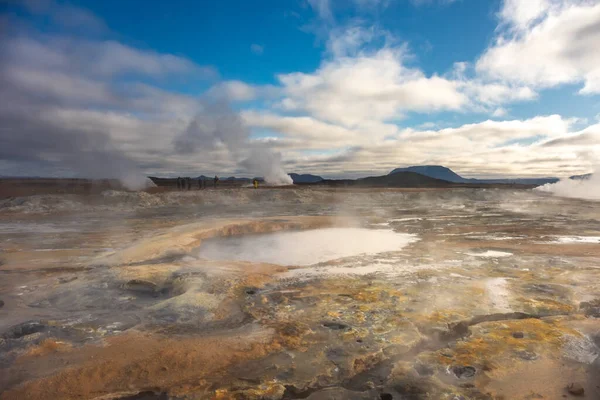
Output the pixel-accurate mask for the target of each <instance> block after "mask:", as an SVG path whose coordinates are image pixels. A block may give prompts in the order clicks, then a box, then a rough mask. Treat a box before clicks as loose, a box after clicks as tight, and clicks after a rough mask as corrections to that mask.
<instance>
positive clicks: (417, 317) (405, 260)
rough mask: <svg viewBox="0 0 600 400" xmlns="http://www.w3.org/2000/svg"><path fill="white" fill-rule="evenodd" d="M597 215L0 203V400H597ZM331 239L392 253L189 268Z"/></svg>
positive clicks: (534, 200) (545, 203)
mask: <svg viewBox="0 0 600 400" xmlns="http://www.w3.org/2000/svg"><path fill="white" fill-rule="evenodd" d="M599 205H600V203H598V202H586V201H580V200H575V199H560V198H555V197H550V196H546V195H542V194H538V193H536V192H533V191H525V190H523V191H518V190H482V189H451V190H422V191H401V190H385V189H381V190H373V189H369V190H354V191H343V190H340V191H332V190H319V189H308V188H307V189H284V190H278V189H268V188H264V189H259V190H252V189H232V190H217V191H212V190H207V191H202V192H198V191H196V192H182V193H176V192H167V193H158V194H149V193H127V192H116V191H107V192H103V193H101V194H95V195H87V196H80V195H40V196H30V197H20V198H10V199H4V200H0V251H1V253H0V277H1V278H0V393H1V394H0V399H2V400H8V399H297V398H306V399H312V400H314V399H383V400H389V399H507V400H508V399H562V398H571V397H572V398H585V399H600V358H599V357H598V355H599V353H600V349H599V346H600V208H599ZM331 227H336V228H352V229H356V228H367V229H372V230H382V231H383V230H385V231H389V230H392V231H394V232H397V233H399V234H403V235H399V236H402V237H405V238H408V237H410V238H411V240H409V241H407V242H405V243H404V247H402V246H401V245H399V246H398V248H397V249H387V248H386V251H383V252H379V251H378V252H372V253H369V252H367V254H358V255H357V254H354V255H352V256H350V257H344V258H336V257H335V256H334V258H333V259H329V260H327V261H323V262H320V263H318V264H314V265H289V263H285V262H282V263H280V264H281V265H280V264H277V263H275V264H273V263H264V262H253V261H252V259H250V260H248V259H247V257H239V255H240V254H239V252H241V251H242V250H237V249H241V247H239V243H237V244H235V246H234V245H231V244H230V243H229V244H227V245H225V246H224V247H222V248H224V249H231V250H229V251H231V252H232V253H235V254H231V255H230V257H228V256H227V255H225V256H223V255H221V256H220V257H217V259H206V258H203V257H202V243H203V242H205V241H206V240H209V241H213V242H214V241H215V240H227V239H226V238H228V237H236V239H235V240H237V241H240V240H242V241H243V238H242V236H243V235H255V234H265V233H270V232H287V231H298V230H309V229H322V228H331ZM409 235H411V236H409ZM253 237H254V238H255V237H256V236H253ZM215 238H217V239H215ZM218 238H222V239H218ZM270 238H272V237H266V239H265V240H266V241H263V242H261V241H258V242H256V241H255V242H252V243H267V244H264V245H261V246H264V247H267V246H270V245H269V244H268V243H271V242H269V240H271V239H270ZM261 240H262V239H261ZM328 240H329V239H328ZM336 240H338V241H341V242H344V238H343V237H340V238H338V239H336ZM332 243H333V242H332ZM205 244H206V243H205ZM303 244H304V245H305V246H307V248H308V245H307V244H306V243H303V242H302V240H298V243H296V244H295V247H292V248H290V250H289V252H290V254H291V253H293V254H294V255H295V256H296V257H298V256H301V255H302V254H301V253H302V251H300V252H299V251H298V248H300V249H302V246H303ZM315 245H319V243H316V244H315V243H312V244H311V246H313V247H310V249H311V250H310V251H317V250H313V249H314V248H315V247H314V246H315ZM336 245H339V243H338V244H336ZM228 246H229V247H228ZM236 246H238V247H236ZM254 247H258V248H253V249H251V251H250V252H249V254H250V255H252V254H253V252H254V253H256V254H260V252H261V248H260V246H254ZM317 247H318V246H317ZM321 247H325V248H327V247H328V246H327V245H325V246H321ZM331 248H333V244H332V245H331ZM366 248H367V250H368V249H369V248H371V247H369V246H367V247H366ZM373 248H377V246H374V247H373ZM388 250H389V251H388ZM244 251H247V249H246V250H244ZM264 251H266V249H265V250H264ZM319 251H321V250H319ZM332 254H335V252H334V253H332ZM283 256H285V254H283ZM272 259H273V258H269V260H272ZM274 259H276V260H279V258H274ZM281 259H282V260H285V257H283V258H281ZM294 260H297V258H294Z"/></svg>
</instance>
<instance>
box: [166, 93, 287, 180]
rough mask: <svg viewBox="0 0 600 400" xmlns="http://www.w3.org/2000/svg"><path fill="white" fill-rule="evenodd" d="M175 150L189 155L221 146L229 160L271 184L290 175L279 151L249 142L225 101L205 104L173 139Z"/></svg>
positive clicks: (246, 130)
mask: <svg viewBox="0 0 600 400" xmlns="http://www.w3.org/2000/svg"><path fill="white" fill-rule="evenodd" d="M173 145H174V148H175V151H177V152H178V153H180V154H191V153H200V154H202V152H209V151H217V150H219V149H225V150H226V151H227V152H228V154H229V156H230V157H231V159H232V160H233V161H234V162H235V163H236V164H237V165H239V166H240V167H241V168H243V169H244V170H246V171H248V172H249V173H251V174H255V175H259V176H262V177H264V179H265V181H266V182H267V183H270V184H272V185H289V184H291V183H292V178H290V177H289V175H287V174H286V173H285V171H284V170H283V167H282V162H281V154H280V153H277V152H275V151H273V150H272V149H270V148H267V147H264V145H262V144H258V143H252V141H251V140H250V130H249V129H248V127H247V126H246V125H245V124H244V121H243V120H242V118H241V117H240V116H239V114H238V113H236V112H234V111H233V110H231V108H230V107H229V105H228V104H227V103H225V102H213V103H209V102H207V103H205V104H204V105H203V108H202V111H201V112H200V113H198V114H197V115H196V117H195V118H194V119H193V120H192V121H191V122H190V123H189V125H188V126H187V128H186V129H185V130H184V131H183V132H182V133H181V134H180V135H179V136H177V137H176V138H175V140H174V141H173Z"/></svg>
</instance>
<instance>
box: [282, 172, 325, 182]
mask: <svg viewBox="0 0 600 400" xmlns="http://www.w3.org/2000/svg"><path fill="white" fill-rule="evenodd" d="M288 175H289V176H290V178H292V181H293V182H294V183H316V182H320V181H322V180H323V178H322V177H320V176H318V175H312V174H295V173H291V174H288Z"/></svg>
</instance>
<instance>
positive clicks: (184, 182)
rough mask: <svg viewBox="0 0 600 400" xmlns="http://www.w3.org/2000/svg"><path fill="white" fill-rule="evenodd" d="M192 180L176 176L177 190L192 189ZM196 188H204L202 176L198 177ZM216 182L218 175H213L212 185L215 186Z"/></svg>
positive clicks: (204, 182) (217, 181)
mask: <svg viewBox="0 0 600 400" xmlns="http://www.w3.org/2000/svg"><path fill="white" fill-rule="evenodd" d="M192 181H193V179H192V178H190V177H184V178H181V177H178V178H177V189H178V190H192ZM197 181H198V190H201V189H205V188H206V180H204V178H198V179H197ZM217 183H219V177H218V176H216V175H215V177H214V179H213V187H214V188H215V189H216V188H217Z"/></svg>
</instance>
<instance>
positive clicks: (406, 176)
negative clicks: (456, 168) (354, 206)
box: [313, 171, 453, 188]
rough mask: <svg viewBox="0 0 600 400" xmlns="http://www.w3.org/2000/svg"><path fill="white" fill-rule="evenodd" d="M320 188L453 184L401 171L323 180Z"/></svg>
mask: <svg viewBox="0 0 600 400" xmlns="http://www.w3.org/2000/svg"><path fill="white" fill-rule="evenodd" d="M313 185H318V186H333V187H339V186H344V187H348V186H354V187H390V188H393V187H397V188H401V187H402V188H417V187H448V186H452V185H453V183H451V182H448V181H443V180H441V179H435V178H431V177H429V176H425V175H421V174H417V173H416V172H404V171H400V172H397V173H395V174H389V175H383V176H369V177H367V178H360V179H323V180H322V181H319V182H315V183H313Z"/></svg>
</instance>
